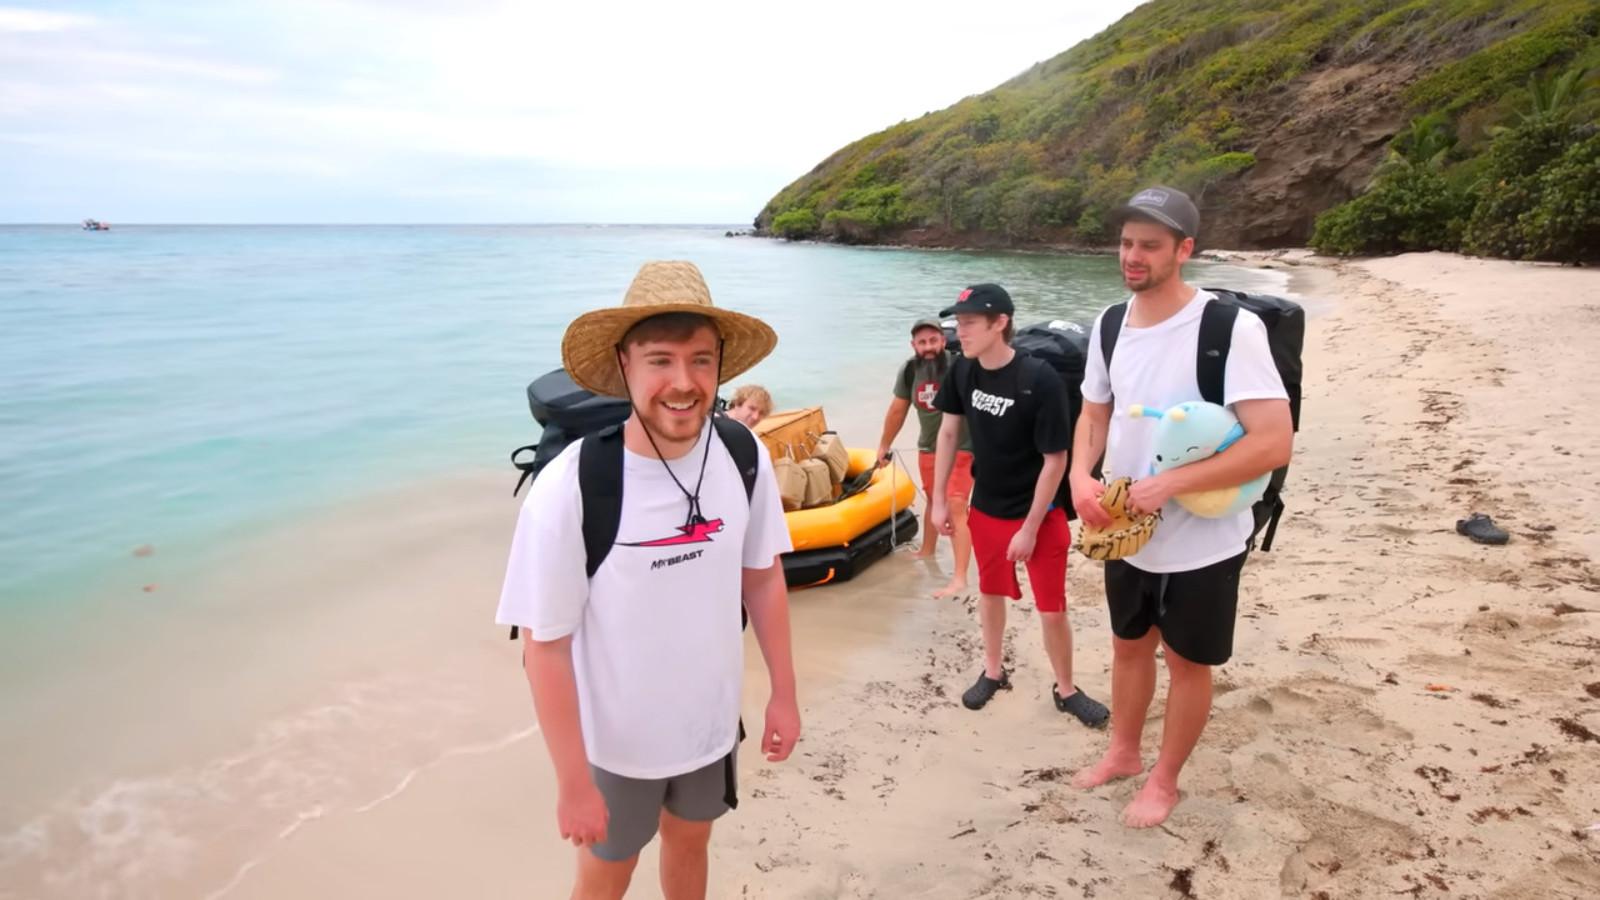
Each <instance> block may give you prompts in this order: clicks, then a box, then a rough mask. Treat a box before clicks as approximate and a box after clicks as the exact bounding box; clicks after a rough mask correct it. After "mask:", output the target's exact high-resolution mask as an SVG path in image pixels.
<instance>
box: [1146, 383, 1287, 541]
mask: <svg viewBox="0 0 1600 900" xmlns="http://www.w3.org/2000/svg"><path fill="white" fill-rule="evenodd" d="M1128 414H1129V415H1131V416H1133V417H1135V418H1138V417H1140V416H1143V417H1145V418H1150V419H1160V420H1161V421H1160V422H1159V423H1157V424H1156V459H1155V462H1154V463H1153V464H1152V465H1151V466H1150V474H1152V475H1154V474H1156V473H1157V472H1165V471H1166V470H1168V469H1172V468H1176V467H1178V466H1181V465H1186V464H1188V463H1192V462H1195V461H1197V460H1202V459H1205V458H1207V457H1209V456H1211V455H1212V454H1215V453H1221V452H1222V451H1224V450H1226V449H1228V448H1229V447H1230V446H1232V445H1233V442H1234V441H1237V440H1238V439H1239V438H1241V437H1244V426H1243V425H1240V424H1239V419H1238V417H1236V416H1235V415H1234V414H1233V413H1231V412H1229V411H1228V410H1227V409H1226V408H1225V407H1221V406H1218V405H1217V404H1215V403H1206V402H1205V401H1203V400H1194V401H1190V402H1188V403H1180V404H1178V405H1177V406H1174V407H1172V408H1171V409H1169V410H1167V411H1165V412H1162V411H1160V410H1154V409H1149V408H1148V407H1144V406H1139V405H1137V404H1135V405H1134V406H1130V407H1128ZM1270 477H1272V473H1271V472H1268V473H1266V474H1264V475H1261V476H1259V477H1257V478H1254V479H1252V480H1250V481H1247V482H1245V483H1244V484H1241V485H1239V486H1237V487H1225V488H1217V489H1216V490H1210V491H1196V492H1194V493H1192V494H1179V495H1178V496H1177V497H1174V498H1173V499H1174V500H1177V501H1178V504H1179V505H1180V506H1182V507H1183V508H1184V509H1186V510H1188V511H1189V512H1192V513H1194V514H1195V515H1197V516H1204V517H1205V518H1208V519H1221V518H1225V517H1227V516H1231V515H1234V514H1235V513H1238V512H1240V511H1241V510H1245V509H1249V508H1250V506H1251V504H1253V503H1255V502H1256V501H1257V500H1260V499H1261V494H1262V492H1263V491H1265V490H1266V489H1267V479H1268V478H1270Z"/></svg>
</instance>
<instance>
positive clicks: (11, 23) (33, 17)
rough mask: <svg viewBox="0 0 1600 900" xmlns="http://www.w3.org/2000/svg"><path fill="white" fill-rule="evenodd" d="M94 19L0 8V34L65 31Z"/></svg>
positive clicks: (66, 14)
mask: <svg viewBox="0 0 1600 900" xmlns="http://www.w3.org/2000/svg"><path fill="white" fill-rule="evenodd" d="M93 22H94V19H92V18H90V17H89V16H80V15H74V14H71V13H58V12H46V11H44V10H38V9H19V8H16V7H10V6H0V32H5V31H14V32H31V33H38V32H46V31H67V30H69V29H72V28H82V27H83V26H85V25H89V24H92V23H93Z"/></svg>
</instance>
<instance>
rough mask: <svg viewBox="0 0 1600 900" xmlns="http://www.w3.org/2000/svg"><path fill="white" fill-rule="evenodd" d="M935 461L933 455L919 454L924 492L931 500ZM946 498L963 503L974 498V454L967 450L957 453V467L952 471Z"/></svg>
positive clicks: (946, 487)
mask: <svg viewBox="0 0 1600 900" xmlns="http://www.w3.org/2000/svg"><path fill="white" fill-rule="evenodd" d="M933 459H934V455H933V454H932V453H918V454H917V465H918V466H919V467H920V468H921V469H922V492H923V493H924V494H927V495H928V496H929V497H930V498H931V497H932V496H933ZM944 498H945V499H946V500H962V501H965V500H969V499H971V498H972V454H971V453H969V452H968V451H966V450H957V451H956V465H955V468H953V469H951V470H950V483H949V484H947V485H945V490H944Z"/></svg>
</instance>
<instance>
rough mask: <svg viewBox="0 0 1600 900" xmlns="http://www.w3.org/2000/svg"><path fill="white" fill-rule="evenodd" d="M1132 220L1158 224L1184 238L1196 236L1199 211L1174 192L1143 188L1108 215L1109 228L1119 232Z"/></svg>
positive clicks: (1187, 200) (1181, 194) (1166, 188)
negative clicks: (1114, 227)
mask: <svg viewBox="0 0 1600 900" xmlns="http://www.w3.org/2000/svg"><path fill="white" fill-rule="evenodd" d="M1135 217H1137V218H1141V219H1149V220H1151V221H1152V222H1159V223H1161V224H1162V225H1165V226H1167V227H1168V228H1171V229H1173V230H1175V231H1177V232H1178V233H1180V234H1182V235H1183V236H1184V237H1198V236H1199V235H1200V210H1198V209H1196V208H1195V205H1194V201H1193V200H1190V199H1189V195H1188V194H1185V193H1184V192H1183V191H1180V190H1178V189H1177V188H1172V187H1167V186H1165V185H1160V184H1158V185H1155V186H1153V187H1147V188H1145V189H1144V190H1142V191H1140V192H1139V193H1137V194H1134V195H1133V199H1132V200H1129V201H1128V203H1127V205H1125V206H1121V207H1118V208H1117V210H1116V211H1115V212H1113V213H1112V214H1111V219H1112V224H1114V225H1116V226H1117V227H1119V228H1120V227H1121V226H1122V223H1123V222H1126V221H1127V220H1128V219H1131V218H1135Z"/></svg>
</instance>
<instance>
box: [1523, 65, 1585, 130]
mask: <svg viewBox="0 0 1600 900" xmlns="http://www.w3.org/2000/svg"><path fill="white" fill-rule="evenodd" d="M1588 74H1589V70H1588V69H1587V68H1585V67H1584V66H1581V65H1579V64H1577V63H1573V64H1572V65H1571V66H1568V67H1567V70H1566V71H1565V72H1561V73H1559V74H1555V73H1552V74H1551V75H1550V76H1549V77H1548V78H1540V77H1539V76H1538V75H1537V74H1535V75H1530V76H1528V93H1529V95H1530V96H1529V103H1528V107H1527V109H1525V110H1524V111H1523V112H1522V114H1521V115H1522V121H1524V122H1541V121H1547V122H1557V123H1565V122H1567V121H1568V120H1570V119H1571V118H1572V117H1573V116H1574V115H1575V114H1577V113H1578V111H1579V110H1581V109H1583V107H1584V106H1585V105H1586V101H1587V98H1586V97H1585V94H1586V92H1587V89H1588V87H1589V85H1588V84H1586V83H1585V81H1584V79H1585V78H1586V77H1587V76H1588Z"/></svg>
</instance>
